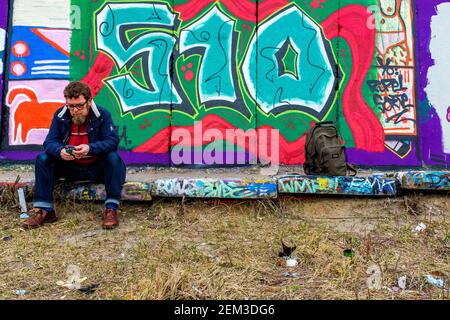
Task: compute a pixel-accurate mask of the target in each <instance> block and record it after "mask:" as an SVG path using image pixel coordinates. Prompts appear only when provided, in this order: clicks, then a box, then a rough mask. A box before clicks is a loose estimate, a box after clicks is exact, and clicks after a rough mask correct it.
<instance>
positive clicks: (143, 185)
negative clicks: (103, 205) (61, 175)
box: [62, 182, 152, 201]
mask: <svg viewBox="0 0 450 320" xmlns="http://www.w3.org/2000/svg"><path fill="white" fill-rule="evenodd" d="M62 189H63V197H64V198H66V199H73V200H102V201H103V200H105V199H106V191H105V185H103V184H96V183H83V182H80V183H75V184H74V183H72V184H69V183H64V184H62ZM151 190H152V184H151V183H147V182H127V183H125V184H124V185H123V187H122V194H121V198H122V200H125V201H148V200H151V199H152V195H151Z"/></svg>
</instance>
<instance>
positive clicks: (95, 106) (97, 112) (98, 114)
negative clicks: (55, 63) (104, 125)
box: [58, 100, 100, 119]
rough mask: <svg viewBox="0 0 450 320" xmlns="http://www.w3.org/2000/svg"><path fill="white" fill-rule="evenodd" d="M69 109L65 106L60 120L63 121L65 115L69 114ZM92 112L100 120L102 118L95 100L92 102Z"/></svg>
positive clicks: (59, 114) (60, 114) (59, 116)
mask: <svg viewBox="0 0 450 320" xmlns="http://www.w3.org/2000/svg"><path fill="white" fill-rule="evenodd" d="M67 110H68V108H67V106H64V108H62V110H61V112H60V113H58V118H60V119H62V117H63V116H64V114H65V113H66V112H67ZM91 111H92V112H93V113H94V115H95V116H96V117H97V118H99V117H100V111H99V110H98V107H97V105H96V104H95V102H94V100H92V105H91Z"/></svg>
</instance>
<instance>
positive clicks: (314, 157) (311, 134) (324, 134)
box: [303, 121, 356, 176]
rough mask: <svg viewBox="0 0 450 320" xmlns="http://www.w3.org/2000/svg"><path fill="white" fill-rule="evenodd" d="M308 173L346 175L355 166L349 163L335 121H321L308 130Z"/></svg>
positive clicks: (305, 164)
mask: <svg viewBox="0 0 450 320" xmlns="http://www.w3.org/2000/svg"><path fill="white" fill-rule="evenodd" d="M303 169H304V171H305V173H306V174H308V175H325V176H346V175H347V170H350V171H353V172H354V174H353V176H354V175H356V170H355V168H354V167H353V166H352V165H350V164H348V163H347V155H346V153H345V147H344V143H343V140H342V137H341V136H340V135H339V132H338V131H337V129H336V127H335V126H334V124H333V122H331V121H326V122H319V123H317V124H316V125H315V126H314V127H310V128H309V129H308V131H307V132H306V144H305V163H304V164H303Z"/></svg>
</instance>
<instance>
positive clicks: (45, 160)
mask: <svg viewBox="0 0 450 320" xmlns="http://www.w3.org/2000/svg"><path fill="white" fill-rule="evenodd" d="M49 163H50V156H49V155H48V154H46V153H45V152H43V153H40V154H38V156H37V157H36V166H42V165H46V164H49Z"/></svg>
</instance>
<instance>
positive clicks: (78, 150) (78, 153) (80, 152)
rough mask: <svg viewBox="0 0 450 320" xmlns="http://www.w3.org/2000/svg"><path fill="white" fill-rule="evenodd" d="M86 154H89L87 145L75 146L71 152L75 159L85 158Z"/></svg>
mask: <svg viewBox="0 0 450 320" xmlns="http://www.w3.org/2000/svg"><path fill="white" fill-rule="evenodd" d="M88 153H89V145H87V144H80V145H78V146H76V147H75V148H74V149H73V151H72V155H73V156H74V157H75V158H76V159H81V158H86V157H87V154H88Z"/></svg>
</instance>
